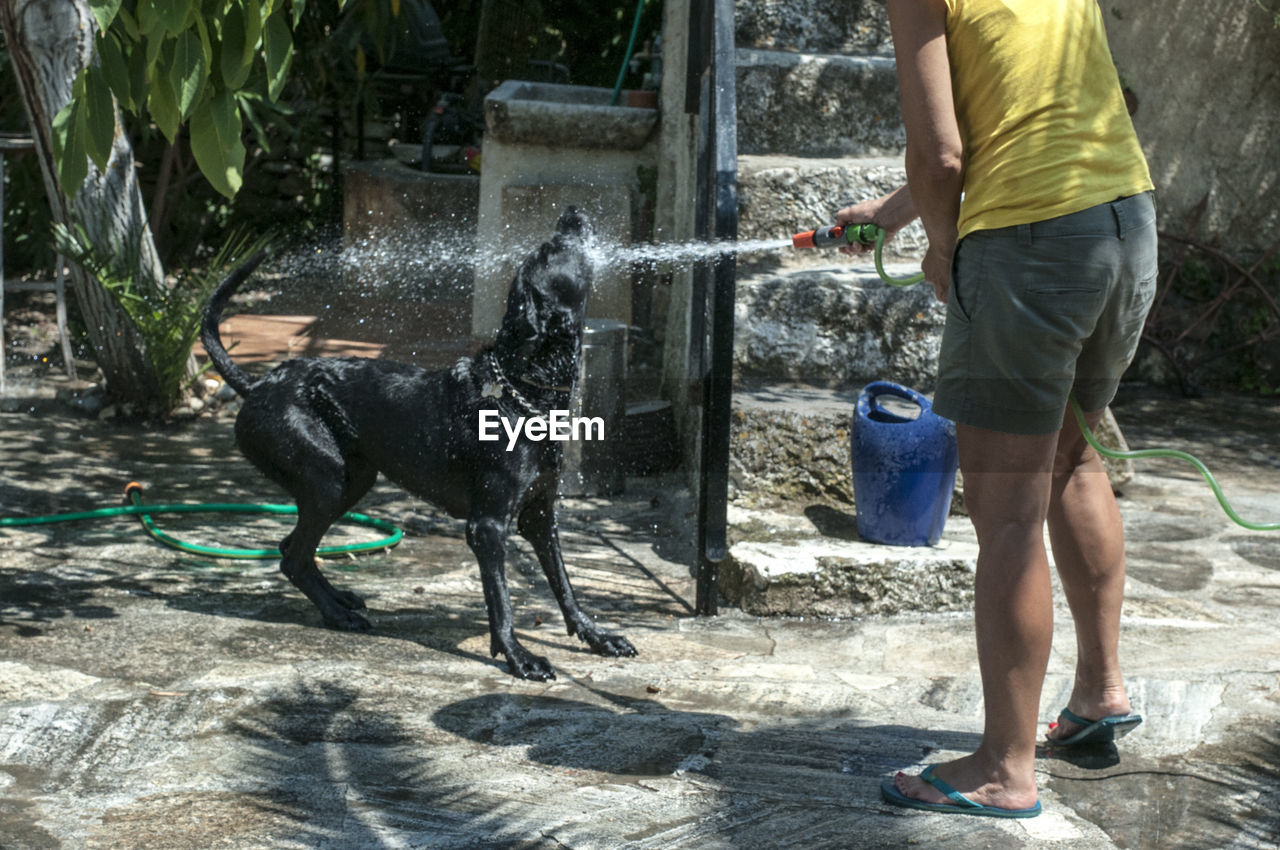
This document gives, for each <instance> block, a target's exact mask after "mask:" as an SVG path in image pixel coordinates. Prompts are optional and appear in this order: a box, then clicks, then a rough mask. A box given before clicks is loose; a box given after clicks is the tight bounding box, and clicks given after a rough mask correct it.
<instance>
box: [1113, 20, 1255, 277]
mask: <svg viewBox="0 0 1280 850" xmlns="http://www.w3.org/2000/svg"><path fill="white" fill-rule="evenodd" d="M1263 5H1272V4H1263ZM1102 9H1103V12H1104V14H1105V16H1106V19H1107V30H1108V37H1109V38H1110V41H1111V51H1112V54H1113V55H1114V56H1115V61H1116V67H1117V69H1118V70H1119V72H1120V77H1121V80H1122V81H1123V82H1124V84H1125V85H1126V86H1127V87H1128V88H1129V89H1130V90H1131V91H1132V92H1133V93H1134V94H1135V95H1136V96H1137V99H1138V111H1137V113H1136V114H1135V115H1134V126H1136V127H1137V130H1138V135H1139V136H1140V137H1141V139H1142V145H1143V149H1144V150H1145V151H1146V153H1147V158H1148V161H1149V163H1150V165H1151V176H1152V178H1153V180H1154V181H1155V184H1156V191H1157V194H1158V199H1159V206H1160V224H1161V227H1162V228H1164V229H1166V230H1171V231H1173V232H1174V233H1178V234H1184V233H1186V229H1187V226H1188V221H1189V219H1190V218H1191V216H1192V213H1193V211H1194V210H1195V209H1196V208H1197V206H1198V205H1199V204H1200V203H1201V201H1202V200H1203V201H1205V210H1204V215H1203V218H1202V219H1201V221H1200V224H1199V228H1198V230H1197V231H1196V232H1195V234H1194V235H1195V236H1197V237H1199V238H1201V239H1206V240H1208V241H1213V240H1214V239H1217V240H1219V241H1220V243H1221V244H1222V245H1223V247H1225V248H1226V249H1227V250H1228V251H1229V252H1233V253H1240V254H1242V255H1249V254H1254V253H1258V252H1261V251H1262V250H1265V249H1266V248H1267V247H1268V246H1269V245H1270V244H1271V243H1272V242H1274V241H1275V240H1276V239H1277V238H1280V204H1277V203H1276V197H1277V192H1278V191H1280V29H1276V27H1275V25H1274V22H1273V14H1274V13H1272V12H1269V11H1267V10H1266V9H1263V8H1261V7H1260V5H1259V4H1257V3H1254V2H1251V0H1201V1H1200V2H1191V0H1170V2H1167V3H1160V4H1155V5H1153V4H1151V3H1147V2H1139V0H1110V2H1108V3H1105V4H1103V6H1102Z"/></svg>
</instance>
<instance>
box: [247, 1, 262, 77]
mask: <svg viewBox="0 0 1280 850" xmlns="http://www.w3.org/2000/svg"><path fill="white" fill-rule="evenodd" d="M243 2H244V50H245V53H246V54H247V55H248V57H249V62H250V64H252V63H253V54H254V53H256V52H257V50H258V42H259V41H261V40H262V17H263V15H262V5H261V4H260V3H259V2H258V0H243Z"/></svg>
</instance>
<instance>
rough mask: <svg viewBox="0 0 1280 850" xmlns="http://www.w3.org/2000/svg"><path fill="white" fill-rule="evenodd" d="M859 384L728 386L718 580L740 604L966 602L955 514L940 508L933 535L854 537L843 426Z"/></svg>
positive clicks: (815, 606) (853, 608)
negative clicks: (919, 542)
mask: <svg viewBox="0 0 1280 850" xmlns="http://www.w3.org/2000/svg"><path fill="white" fill-rule="evenodd" d="M860 391H861V387H854V388H851V389H845V390H831V389H821V388H817V387H812V386H803V385H797V384H785V383H768V382H750V383H748V384H747V385H746V386H742V387H739V388H737V389H736V390H735V391H734V410H733V420H732V442H731V444H730V464H731V466H730V470H731V473H730V474H731V480H732V487H731V490H730V495H731V498H732V502H731V504H730V509H729V528H730V534H731V539H730V548H729V558H728V560H727V562H726V563H725V564H722V565H721V567H720V574H719V582H720V590H721V592H722V593H723V594H724V596H725V597H726V599H728V600H729V602H730V603H731V604H733V605H735V606H737V607H739V608H741V609H742V610H743V611H745V612H747V613H749V614H753V615H756V616H778V615H784V616H814V617H855V616H865V615H870V614H895V613H900V612H902V611H945V610H963V608H964V607H965V606H966V605H968V604H969V603H971V602H972V599H973V571H974V568H975V566H976V559H977V545H976V542H975V541H974V539H973V533H972V526H971V525H970V524H969V522H968V521H967V520H966V519H965V518H964V517H963V516H951V517H949V518H948V520H947V522H946V525H945V527H944V529H943V538H942V539H941V540H940V541H939V543H938V545H937V546H932V547H929V546H926V547H899V546H884V545H879V544H875V543H870V542H867V541H864V540H862V539H861V538H860V537H859V535H858V530H857V514H856V507H857V506H856V504H855V502H854V493H853V466H852V457H851V451H850V444H849V438H850V433H851V430H852V417H853V413H854V410H855V406H856V404H857V398H858V394H859V392H860ZM959 496H960V494H959V492H957V493H956V494H955V495H954V496H953V497H952V512H953V513H959V512H960V511H962V510H963V502H962V499H961V498H959Z"/></svg>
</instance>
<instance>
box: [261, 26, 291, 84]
mask: <svg viewBox="0 0 1280 850" xmlns="http://www.w3.org/2000/svg"><path fill="white" fill-rule="evenodd" d="M265 41H266V45H267V97H269V98H270V99H271V100H275V99H276V98H278V97H280V92H281V91H282V90H283V89H284V84H285V80H286V79H287V78H288V73H289V64H290V63H291V62H292V61H293V34H292V33H291V32H289V25H288V24H286V23H285V21H284V12H283V11H280V12H278V13H276V14H274V15H272V16H271V17H270V18H269V19H268V20H267V30H266V38H265Z"/></svg>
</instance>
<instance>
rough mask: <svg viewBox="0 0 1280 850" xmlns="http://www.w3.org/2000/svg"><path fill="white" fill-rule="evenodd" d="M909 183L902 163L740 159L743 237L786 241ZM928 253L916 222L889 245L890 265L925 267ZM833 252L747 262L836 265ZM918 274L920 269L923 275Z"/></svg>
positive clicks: (845, 159) (740, 234) (875, 159)
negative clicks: (922, 263)
mask: <svg viewBox="0 0 1280 850" xmlns="http://www.w3.org/2000/svg"><path fill="white" fill-rule="evenodd" d="M906 180H907V174H906V170H905V168H904V166H903V163H902V158H901V157H799V156H784V155H751V154H748V155H743V156H739V157H738V237H739V238H740V239H780V238H785V237H788V236H791V235H792V234H794V233H797V232H799V231H802V230H810V229H812V228H814V227H819V226H822V225H825V224H832V223H834V221H835V213H836V210H838V209H840V208H842V207H845V206H849V205H850V204H854V203H857V202H859V201H865V200H868V199H871V198H876V197H879V196H881V195H884V194H886V193H888V192H891V191H893V190H894V189H896V188H898V187H899V186H901V185H903V184H904V183H905V182H906ZM927 247H928V240H927V239H926V238H925V234H924V228H923V227H921V226H920V224H919V222H916V223H914V224H912V225H910V226H908V227H906V228H904V229H903V230H902V231H901V232H900V233H898V234H897V236H896V237H895V238H894V239H893V240H891V241H890V242H888V243H887V244H886V245H885V252H884V258H885V260H886V261H887V262H903V263H917V264H918V263H919V261H920V258H921V257H923V256H924V252H925V249H926V248H927ZM834 256H835V255H834V253H833V252H832V251H830V250H821V251H798V252H793V253H792V254H790V255H783V256H781V257H768V258H763V259H765V260H766V261H767V262H768V263H770V264H771V265H765V266H761V265H760V264H758V263H754V264H753V258H750V257H748V258H746V259H745V260H743V262H744V263H745V265H746V268H748V269H757V268H770V267H772V268H777V267H779V266H780V265H781V266H786V267H793V268H794V267H803V266H812V265H831V264H832V262H833V259H834ZM917 270H918V269H917Z"/></svg>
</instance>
